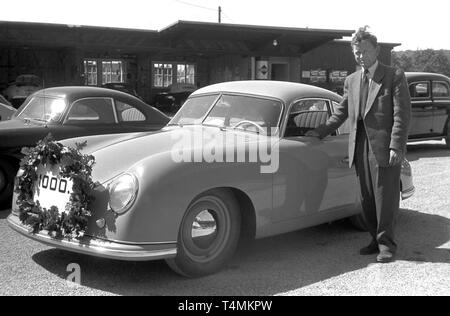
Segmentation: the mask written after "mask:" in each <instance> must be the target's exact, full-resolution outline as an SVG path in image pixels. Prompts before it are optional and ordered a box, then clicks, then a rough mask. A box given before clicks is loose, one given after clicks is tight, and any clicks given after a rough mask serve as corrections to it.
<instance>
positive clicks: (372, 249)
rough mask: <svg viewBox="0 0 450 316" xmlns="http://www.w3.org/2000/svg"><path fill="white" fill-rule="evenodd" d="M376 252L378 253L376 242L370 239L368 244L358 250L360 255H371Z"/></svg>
mask: <svg viewBox="0 0 450 316" xmlns="http://www.w3.org/2000/svg"><path fill="white" fill-rule="evenodd" d="M376 253H378V244H377V242H375V241H372V242H371V243H370V245H368V246H366V247H364V248H361V250H359V254H360V255H362V256H368V255H373V254H376Z"/></svg>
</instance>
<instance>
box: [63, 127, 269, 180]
mask: <svg viewBox="0 0 450 316" xmlns="http://www.w3.org/2000/svg"><path fill="white" fill-rule="evenodd" d="M224 133H231V134H229V135H233V137H231V138H228V137H227V140H230V139H232V140H233V142H237V141H241V142H255V141H261V140H265V141H267V139H268V137H266V136H261V137H259V136H258V135H257V134H254V133H246V132H242V131H232V130H225V131H224V130H221V129H220V128H218V127H207V126H184V127H165V128H163V129H162V130H159V131H156V132H145V133H129V134H114V135H98V136H88V137H83V138H72V139H67V140H64V141H62V143H63V144H64V145H66V146H74V145H75V143H82V142H84V141H86V147H84V148H83V150H82V152H83V153H84V154H90V155H93V156H94V157H95V162H96V163H95V165H94V168H93V179H94V181H98V182H100V183H105V182H107V181H109V180H111V179H112V178H114V177H116V176H117V175H119V174H121V173H123V172H126V171H127V170H128V169H130V168H131V167H132V166H133V165H135V164H136V163H138V162H139V161H141V160H143V159H146V158H148V157H150V156H153V155H160V154H168V159H171V156H170V155H171V153H172V150H174V149H175V150H178V149H180V148H181V147H180V146H183V148H184V149H186V148H187V149H195V148H201V142H200V144H199V142H198V141H197V142H194V141H193V140H194V139H196V140H199V139H203V140H207V141H208V142H210V141H211V140H214V139H218V137H223V136H224V135H225V134H224ZM174 163H175V162H174Z"/></svg>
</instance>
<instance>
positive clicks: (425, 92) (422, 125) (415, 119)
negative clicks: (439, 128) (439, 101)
mask: <svg viewBox="0 0 450 316" xmlns="http://www.w3.org/2000/svg"><path fill="white" fill-rule="evenodd" d="M409 93H410V95H411V125H410V130H409V137H410V138H426V137H429V136H430V134H431V133H432V132H433V104H432V100H431V88H430V81H417V82H412V83H410V84H409Z"/></svg>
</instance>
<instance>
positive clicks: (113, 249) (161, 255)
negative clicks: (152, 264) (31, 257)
mask: <svg viewBox="0 0 450 316" xmlns="http://www.w3.org/2000/svg"><path fill="white" fill-rule="evenodd" d="M8 224H9V226H10V227H11V228H12V229H14V230H15V231H17V232H18V233H20V234H22V235H24V236H25V237H28V238H30V239H33V240H36V241H39V242H41V243H43V244H46V245H49V246H52V247H56V248H59V249H64V250H68V251H72V252H77V253H81V254H86V255H91V256H95V257H103V258H108V259H117V260H125V261H150V260H159V259H169V258H173V257H175V256H176V254H177V249H176V244H173V243H170V244H166V243H157V244H156V243H154V244H151V243H150V244H142V243H139V244H131V243H121V242H116V241H109V240H103V239H99V238H94V237H89V236H85V237H83V238H82V240H81V241H80V240H75V239H74V240H67V239H63V240H61V239H54V238H51V237H50V236H48V235H47V234H46V233H45V232H40V233H38V234H32V233H30V232H29V228H28V227H26V226H24V225H22V224H21V222H20V220H19V217H18V216H17V215H15V214H11V215H10V216H9V217H8Z"/></svg>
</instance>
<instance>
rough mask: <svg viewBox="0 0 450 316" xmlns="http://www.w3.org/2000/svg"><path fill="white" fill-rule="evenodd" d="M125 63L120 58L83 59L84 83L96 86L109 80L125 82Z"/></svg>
mask: <svg viewBox="0 0 450 316" xmlns="http://www.w3.org/2000/svg"><path fill="white" fill-rule="evenodd" d="M124 68H125V65H124V63H123V62H122V61H121V60H106V59H103V60H102V59H85V60H84V84H85V85H87V86H98V85H102V84H106V83H111V82H119V83H123V82H125V78H124V73H125V69H124Z"/></svg>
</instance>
